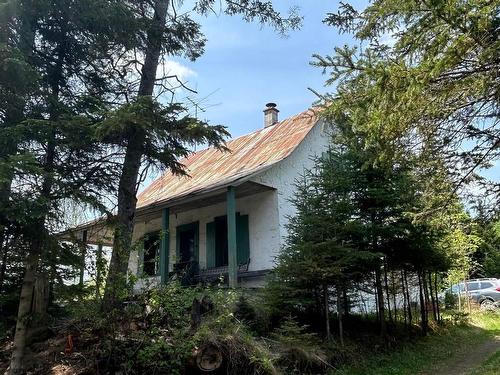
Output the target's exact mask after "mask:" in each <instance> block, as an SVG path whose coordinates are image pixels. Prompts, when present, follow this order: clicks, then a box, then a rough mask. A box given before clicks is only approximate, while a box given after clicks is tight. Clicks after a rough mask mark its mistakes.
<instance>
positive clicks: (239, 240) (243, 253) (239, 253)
mask: <svg viewBox="0 0 500 375" xmlns="http://www.w3.org/2000/svg"><path fill="white" fill-rule="evenodd" d="M248 258H250V235H249V229H248V215H236V259H237V262H238V265H240V264H244V263H247V262H248Z"/></svg>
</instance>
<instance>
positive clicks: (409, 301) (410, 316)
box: [403, 270, 413, 327]
mask: <svg viewBox="0 0 500 375" xmlns="http://www.w3.org/2000/svg"><path fill="white" fill-rule="evenodd" d="M403 273H404V283H405V289H406V303H407V305H408V323H409V325H410V327H411V324H412V320H413V316H412V313H411V299H410V289H408V275H407V273H406V270H404V271H403Z"/></svg>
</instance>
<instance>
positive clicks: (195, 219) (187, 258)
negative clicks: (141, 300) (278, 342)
mask: <svg viewBox="0 0 500 375" xmlns="http://www.w3.org/2000/svg"><path fill="white" fill-rule="evenodd" d="M75 229H77V228H75ZM278 230H279V229H278V215H277V199H276V191H275V189H274V188H271V187H269V186H265V185H262V184H258V183H255V182H251V181H245V182H242V183H241V184H239V185H236V184H233V185H230V186H223V187H219V188H217V189H213V190H210V191H204V192H197V193H196V194H192V195H189V194H188V195H185V196H183V197H181V198H176V199H175V200H171V201H165V202H156V203H154V204H150V205H148V206H146V207H139V208H138V209H137V213H136V218H135V224H134V235H133V243H134V244H135V245H134V250H132V252H131V256H130V259H129V272H130V273H131V274H134V275H136V276H138V277H139V279H146V280H147V281H146V282H144V283H143V282H140V283H139V284H146V283H151V284H158V283H165V282H166V281H167V280H169V279H171V278H178V279H182V278H184V277H186V276H189V278H191V279H193V280H194V281H195V282H203V283H205V282H215V281H217V280H219V279H220V278H221V277H222V278H223V279H224V280H225V281H227V282H228V284H229V286H231V287H236V286H237V285H238V283H239V282H242V281H243V282H245V281H246V280H248V279H252V278H255V277H261V276H262V275H263V274H264V273H265V272H263V271H265V270H264V268H267V269H268V268H270V267H269V266H268V263H269V262H267V261H266V262H267V263H266V262H263V259H261V258H262V256H261V255H260V253H259V251H260V250H259V249H262V251H261V253H264V252H265V251H267V249H266V247H267V246H266V245H269V246H271V247H276V248H277V247H279V244H278V245H277V244H274V245H273V244H272V243H273V241H274V242H276V241H275V239H276V238H277V237H278V235H277V234H276V232H278ZM72 235H73V237H75V236H76V237H77V238H78V239H81V240H82V241H84V242H85V243H86V244H99V245H100V247H102V245H103V244H104V245H107V246H109V245H111V238H112V228H110V227H109V226H107V225H106V223H105V222H104V221H97V222H94V223H92V224H87V225H86V226H85V227H83V226H81V227H79V228H78V232H76V233H75V231H73V233H72ZM251 244H252V246H253V247H254V248H253V249H252V250H251ZM138 287H139V288H140V285H138Z"/></svg>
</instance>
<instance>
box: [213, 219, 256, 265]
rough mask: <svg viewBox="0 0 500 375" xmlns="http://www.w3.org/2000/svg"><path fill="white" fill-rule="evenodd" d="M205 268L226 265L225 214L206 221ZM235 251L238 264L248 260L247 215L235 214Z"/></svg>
mask: <svg viewBox="0 0 500 375" xmlns="http://www.w3.org/2000/svg"><path fill="white" fill-rule="evenodd" d="M206 234H207V268H214V267H224V266H227V265H228V246H227V216H225V215H224V216H219V217H216V218H214V221H212V222H210V223H207V230H206ZM236 249H237V250H236V253H237V256H236V258H237V262H238V265H240V264H244V263H247V262H248V259H249V256H250V239H249V228H248V215H240V214H239V213H237V214H236Z"/></svg>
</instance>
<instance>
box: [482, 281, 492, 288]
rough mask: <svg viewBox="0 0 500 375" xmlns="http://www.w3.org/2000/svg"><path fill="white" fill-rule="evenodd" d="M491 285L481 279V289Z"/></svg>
mask: <svg viewBox="0 0 500 375" xmlns="http://www.w3.org/2000/svg"><path fill="white" fill-rule="evenodd" d="M492 286H493V284H492V283H490V282H489V281H481V289H486V288H491V287H492Z"/></svg>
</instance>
